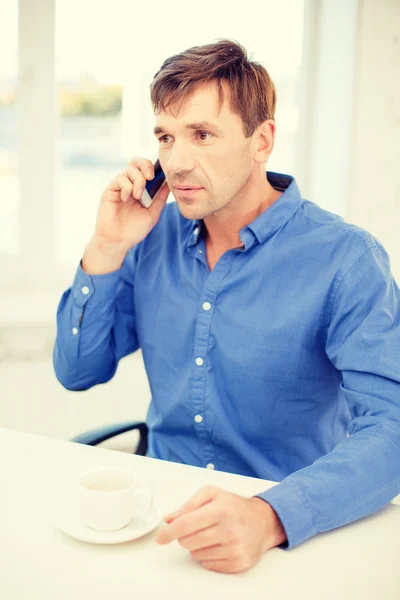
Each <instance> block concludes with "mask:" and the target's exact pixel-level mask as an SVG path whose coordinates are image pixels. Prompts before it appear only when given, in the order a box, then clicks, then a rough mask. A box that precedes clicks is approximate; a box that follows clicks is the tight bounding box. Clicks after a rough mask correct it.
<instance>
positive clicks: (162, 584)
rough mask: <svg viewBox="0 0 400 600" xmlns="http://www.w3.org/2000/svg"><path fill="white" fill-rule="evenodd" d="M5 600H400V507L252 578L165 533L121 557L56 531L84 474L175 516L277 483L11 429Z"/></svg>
mask: <svg viewBox="0 0 400 600" xmlns="http://www.w3.org/2000/svg"><path fill="white" fill-rule="evenodd" d="M0 456H1V467H0V508H1V511H0V598H1V599H2V600H25V599H26V600H28V599H29V600H64V599H68V600H71V599H77V600H86V599H87V600H92V599H93V600H103V599H105V598H107V599H109V600H111V599H113V600H114V599H120V598H129V599H134V600H137V599H139V598H148V599H150V600H153V599H154V600H156V599H157V600H158V599H162V598H166V599H168V600H170V599H172V600H180V599H183V598H184V599H185V600H188V599H190V600H197V599H201V600H211V599H213V598H218V599H219V600H225V599H227V600H235V599H237V598H240V599H245V600H247V599H250V598H251V599H253V598H255V599H261V598H265V599H268V600H276V599H279V600H286V599H288V600H289V599H290V600H302V599H304V600H314V599H315V600H346V599H351V600H361V599H362V600H364V599H371V600H372V599H373V600H376V599H377V598H379V600H399V598H400V507H399V506H395V505H392V504H390V505H388V506H387V507H385V508H384V509H382V510H381V511H379V512H378V513H376V514H375V515H373V516H371V517H368V518H366V519H363V520H361V521H358V522H356V523H353V524H351V525H348V526H346V527H343V528H340V529H337V530H335V531H333V532H329V533H325V534H323V535H319V536H317V537H315V538H313V539H312V540H309V541H308V542H305V543H304V544H302V545H301V546H298V547H297V548H294V549H293V550H290V551H284V550H280V549H277V548H275V549H273V550H271V551H269V552H268V553H266V554H265V555H264V556H263V558H262V559H261V561H260V562H259V563H258V564H257V565H256V566H255V567H253V569H251V570H250V571H247V572H245V573H241V574H236V575H226V574H219V573H214V572H211V571H207V570H205V569H204V568H203V567H202V566H201V565H200V564H199V563H197V562H196V561H194V560H193V559H192V558H191V556H190V554H189V553H188V552H187V551H186V550H184V549H183V548H181V546H180V545H179V544H178V543H177V542H174V543H172V544H170V545H168V546H159V545H158V544H156V542H155V531H153V532H152V533H150V534H148V535H147V536H145V537H143V538H141V539H139V540H135V541H132V542H128V543H125V544H116V545H107V546H106V545H94V544H88V543H85V542H80V541H78V540H75V539H72V538H70V537H68V536H67V535H65V534H64V533H62V532H61V531H59V530H58V529H57V528H56V527H55V526H54V524H53V517H54V506H55V505H56V504H57V503H58V502H59V500H60V497H63V496H64V494H66V493H68V489H69V487H70V486H71V485H72V483H73V481H74V480H75V479H76V477H77V475H78V474H79V473H80V472H81V471H82V470H84V469H87V468H91V467H95V466H100V465H114V466H120V467H127V468H132V469H134V470H135V471H136V472H137V473H138V476H139V477H140V479H142V481H143V483H144V484H145V485H146V486H149V487H151V488H152V489H153V490H154V491H155V493H156V495H157V497H158V499H159V502H160V503H161V506H162V508H163V509H164V510H165V512H168V511H170V510H174V509H176V508H178V507H179V506H180V505H181V504H182V503H183V502H184V501H185V500H187V499H188V498H189V496H191V495H192V494H193V493H194V492H195V491H196V490H197V489H198V488H200V487H201V486H203V485H205V484H213V485H217V486H220V487H222V488H224V489H226V490H228V491H231V492H235V493H238V494H241V495H244V496H249V495H252V494H255V493H258V492H260V491H262V490H264V489H266V488H267V487H269V486H271V485H273V483H272V482H267V481H262V480H260V479H253V478H249V477H241V476H237V475H230V474H227V473H220V472H216V471H209V470H206V469H200V468H197V467H188V466H184V465H178V464H174V463H167V462H164V461H158V460H154V459H149V458H144V457H139V456H134V455H130V454H126V453H122V452H115V451H111V450H106V449H102V448H92V447H89V446H83V445H80V444H74V443H71V442H64V441H58V440H51V439H47V438H44V437H39V436H34V435H30V434H25V433H19V432H15V431H10V430H5V429H0Z"/></svg>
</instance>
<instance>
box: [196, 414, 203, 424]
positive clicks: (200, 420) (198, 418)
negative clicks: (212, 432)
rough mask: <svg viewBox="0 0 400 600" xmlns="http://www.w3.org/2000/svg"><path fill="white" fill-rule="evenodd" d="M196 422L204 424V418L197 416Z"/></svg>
mask: <svg viewBox="0 0 400 600" xmlns="http://www.w3.org/2000/svg"><path fill="white" fill-rule="evenodd" d="M194 420H195V421H196V423H202V422H203V417H202V416H201V415H196V416H195V418H194Z"/></svg>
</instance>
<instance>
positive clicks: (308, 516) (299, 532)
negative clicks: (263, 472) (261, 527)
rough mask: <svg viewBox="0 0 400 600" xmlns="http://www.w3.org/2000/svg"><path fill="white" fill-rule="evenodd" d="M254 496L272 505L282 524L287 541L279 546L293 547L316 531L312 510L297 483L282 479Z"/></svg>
mask: <svg viewBox="0 0 400 600" xmlns="http://www.w3.org/2000/svg"><path fill="white" fill-rule="evenodd" d="M256 497H257V498H262V499H263V500H265V501H266V502H268V504H270V505H271V506H272V508H273V509H274V511H275V512H276V514H277V515H278V517H279V519H280V521H281V523H282V525H283V528H284V530H285V533H286V537H287V541H286V542H284V543H283V544H281V545H280V546H279V547H280V548H284V549H290V548H294V547H295V546H298V545H299V544H301V543H302V542H304V541H305V540H307V539H309V538H310V537H312V536H313V535H315V534H316V533H317V531H316V528H315V525H314V515H313V510H312V508H311V506H310V504H309V503H308V501H307V498H306V497H305V494H304V492H303V490H302V489H301V487H299V485H298V484H297V483H295V482H292V481H285V480H283V481H282V482H281V483H279V484H278V485H275V486H274V487H272V488H269V489H268V490H266V491H265V492H262V493H261V494H257V495H256Z"/></svg>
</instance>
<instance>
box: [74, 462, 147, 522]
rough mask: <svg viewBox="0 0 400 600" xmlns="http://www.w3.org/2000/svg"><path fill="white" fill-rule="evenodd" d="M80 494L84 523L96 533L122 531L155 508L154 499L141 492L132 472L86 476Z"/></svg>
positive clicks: (107, 469)
mask: <svg viewBox="0 0 400 600" xmlns="http://www.w3.org/2000/svg"><path fill="white" fill-rule="evenodd" d="M78 495H79V508H80V518H81V521H82V522H83V523H84V524H85V525H87V526H88V527H91V529H95V530H96V531H118V530H119V529H122V528H123V527H126V525H128V524H129V523H130V522H131V521H132V519H134V518H135V519H137V518H142V517H145V516H146V515H147V514H148V513H149V512H150V511H151V509H152V507H153V496H152V495H151V494H150V493H149V492H146V491H145V490H141V489H138V487H137V485H136V480H135V476H134V474H133V473H132V471H129V470H127V469H119V468H116V467H99V468H96V469H90V470H88V471H85V472H84V473H82V474H81V475H80V476H79V478H78Z"/></svg>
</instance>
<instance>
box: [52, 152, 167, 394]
mask: <svg viewBox="0 0 400 600" xmlns="http://www.w3.org/2000/svg"><path fill="white" fill-rule="evenodd" d="M153 178H154V167H153V164H152V163H151V162H150V161H149V160H147V159H145V158H135V159H133V160H132V161H131V162H130V163H129V165H128V167H127V169H126V170H125V171H124V172H123V173H120V174H119V175H117V177H115V178H114V179H113V180H112V181H111V182H110V183H109V185H108V186H107V188H106V189H105V190H104V192H103V194H102V196H101V199H100V205H99V210H98V213H97V220H96V227H95V233H94V235H93V238H92V240H91V242H90V243H89V244H88V246H87V247H86V250H85V254H84V257H83V261H82V265H81V266H80V267H79V268H78V271H77V273H76V276H75V280H74V283H73V285H72V287H71V288H70V289H69V290H67V291H66V292H65V293H64V295H63V296H62V298H61V302H60V304H59V307H58V312H57V339H56V343H55V347H54V353H53V363H54V369H55V372H56V375H57V377H58V379H59V381H60V382H61V383H62V384H63V385H64V386H65V387H66V388H68V389H71V390H85V389H88V388H89V387H91V386H93V385H96V384H97V383H105V382H106V381H108V380H109V379H111V377H112V376H113V375H114V373H115V371H116V368H117V365H118V361H119V359H120V358H122V357H123V356H125V355H126V354H129V353H130V352H133V351H134V350H136V349H137V348H138V346H139V344H138V340H137V336H136V328H135V315H134V302H133V286H134V276H135V262H136V252H137V248H138V245H139V244H140V243H141V242H142V241H143V240H144V239H145V238H146V237H147V235H148V234H149V233H150V231H151V230H152V229H153V228H154V227H155V225H156V224H157V223H158V221H159V218H160V215H161V213H162V211H163V208H164V206H165V203H166V201H167V198H168V193H169V188H168V185H167V183H166V182H164V184H163V185H162V186H161V188H160V189H159V190H158V192H157V194H156V195H155V197H154V199H153V201H152V204H151V206H150V207H149V208H144V207H143V206H142V204H141V203H140V201H139V199H140V198H141V197H142V194H143V190H144V188H145V185H146V182H147V180H151V179H153ZM121 265H122V266H121Z"/></svg>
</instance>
